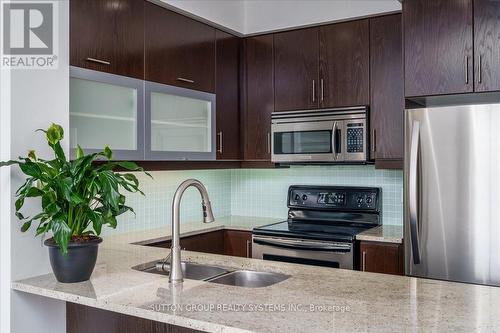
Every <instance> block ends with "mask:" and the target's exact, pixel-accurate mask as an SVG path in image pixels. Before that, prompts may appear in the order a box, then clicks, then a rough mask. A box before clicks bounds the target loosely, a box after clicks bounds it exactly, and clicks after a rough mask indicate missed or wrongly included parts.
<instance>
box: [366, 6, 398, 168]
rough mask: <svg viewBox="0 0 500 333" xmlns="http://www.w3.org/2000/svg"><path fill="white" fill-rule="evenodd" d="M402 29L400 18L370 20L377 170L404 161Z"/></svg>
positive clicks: (373, 151) (372, 120)
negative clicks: (380, 165) (384, 162)
mask: <svg viewBox="0 0 500 333" xmlns="http://www.w3.org/2000/svg"><path fill="white" fill-rule="evenodd" d="M401 29H402V28H401V14H395V15H388V16H382V17H377V18H372V19H370V124H371V126H370V127H371V131H372V133H371V156H372V158H374V159H375V165H376V166H377V163H378V164H381V162H383V160H397V161H400V162H401V161H402V160H403V112H404V92H403V57H402V51H403V45H402V44H403V40H402V39H403V36H402V34H401ZM399 166H402V163H399Z"/></svg>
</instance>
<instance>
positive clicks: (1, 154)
mask: <svg viewBox="0 0 500 333" xmlns="http://www.w3.org/2000/svg"><path fill="white" fill-rule="evenodd" d="M10 133H11V131H10V71H8V70H6V69H1V70H0V160H1V161H5V160H8V159H10ZM10 209H11V186H10V170H9V169H8V168H0V226H1V227H0V332H10V252H11V251H10V232H11V224H10V218H11V211H10Z"/></svg>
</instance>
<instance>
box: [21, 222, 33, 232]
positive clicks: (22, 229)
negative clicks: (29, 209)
mask: <svg viewBox="0 0 500 333" xmlns="http://www.w3.org/2000/svg"><path fill="white" fill-rule="evenodd" d="M30 227H31V221H28V222H24V223H23V225H22V227H21V231H22V232H26V231H28V229H29V228H30Z"/></svg>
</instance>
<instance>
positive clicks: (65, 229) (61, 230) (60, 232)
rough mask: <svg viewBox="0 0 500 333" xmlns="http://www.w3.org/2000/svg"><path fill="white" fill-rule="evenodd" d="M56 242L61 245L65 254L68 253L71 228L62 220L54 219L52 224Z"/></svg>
mask: <svg viewBox="0 0 500 333" xmlns="http://www.w3.org/2000/svg"><path fill="white" fill-rule="evenodd" d="M51 230H52V233H53V234H54V240H55V241H56V244H57V245H59V247H60V248H61V251H62V252H63V254H67V253H68V243H69V241H70V239H71V228H70V227H69V226H68V225H67V224H66V222H65V221H64V220H62V219H54V220H52V223H51Z"/></svg>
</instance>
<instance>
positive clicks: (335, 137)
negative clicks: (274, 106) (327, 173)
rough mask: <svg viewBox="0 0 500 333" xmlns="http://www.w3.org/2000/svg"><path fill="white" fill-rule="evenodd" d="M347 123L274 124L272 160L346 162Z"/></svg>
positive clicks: (277, 161)
mask: <svg viewBox="0 0 500 333" xmlns="http://www.w3.org/2000/svg"><path fill="white" fill-rule="evenodd" d="M342 128H343V121H341V120H340V121H337V120H325V121H314V122H300V121H299V122H288V123H274V124H272V145H271V151H272V154H271V160H272V161H273V162H276V163H280V162H282V163H284V162H307V161H310V162H336V161H342V160H343V158H342V156H343V154H342V141H341V140H342V134H341V131H342Z"/></svg>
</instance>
